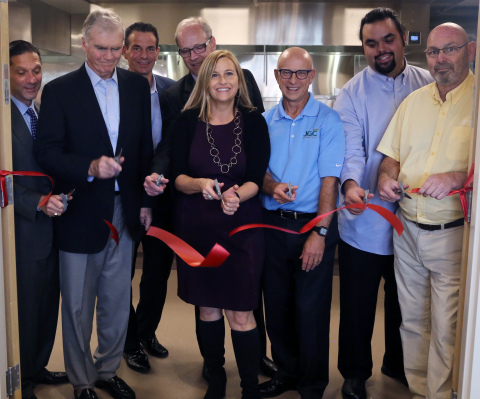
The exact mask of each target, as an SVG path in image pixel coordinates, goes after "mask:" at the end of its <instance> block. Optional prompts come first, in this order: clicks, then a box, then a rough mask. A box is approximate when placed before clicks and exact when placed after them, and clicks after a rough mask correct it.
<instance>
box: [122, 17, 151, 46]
mask: <svg viewBox="0 0 480 399" xmlns="http://www.w3.org/2000/svg"><path fill="white" fill-rule="evenodd" d="M133 32H145V33H148V32H150V33H153V36H155V47H158V42H159V38H158V32H157V28H155V26H153V25H152V24H147V23H145V22H135V23H134V24H132V25H130V26H129V27H128V28H127V29H125V47H126V48H128V46H129V45H130V43H129V42H128V38H129V37H130V35H131V34H132V33H133Z"/></svg>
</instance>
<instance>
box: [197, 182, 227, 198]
mask: <svg viewBox="0 0 480 399" xmlns="http://www.w3.org/2000/svg"><path fill="white" fill-rule="evenodd" d="M199 183H200V188H201V190H200V191H201V192H202V195H203V198H205V199H206V200H214V199H215V200H220V197H219V196H218V195H217V191H216V190H215V182H214V181H213V180H212V179H200V181H199ZM223 185H224V183H218V186H219V187H220V188H221V187H223Z"/></svg>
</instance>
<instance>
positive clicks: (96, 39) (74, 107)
mask: <svg viewBox="0 0 480 399" xmlns="http://www.w3.org/2000/svg"><path fill="white" fill-rule="evenodd" d="M82 34H83V37H82V48H83V50H84V51H85V53H86V58H87V59H86V62H85V64H84V65H82V66H81V67H80V68H79V69H78V70H76V71H73V72H71V73H69V74H67V75H65V76H62V77H60V78H57V79H55V80H53V81H52V82H50V83H49V84H47V85H46V86H45V88H44V90H43V94H42V117H41V118H40V121H39V126H38V131H37V140H36V142H35V155H36V158H37V161H38V163H39V164H40V165H41V166H42V167H43V168H44V169H45V170H46V171H47V172H48V173H50V174H51V175H52V176H53V177H54V178H55V179H56V183H55V185H56V187H55V189H56V191H58V192H64V193H68V192H70V191H71V190H72V189H75V190H76V191H75V198H74V199H73V200H72V201H70V203H69V206H68V212H66V213H65V214H64V215H62V217H60V218H55V220H54V222H55V224H54V227H55V233H56V234H55V235H56V239H57V242H58V245H59V250H60V251H59V255H60V289H61V293H62V326H63V348H64V357H65V368H66V370H67V374H68V376H69V378H70V382H71V383H72V384H73V386H74V389H75V398H80V399H92V398H93V399H95V398H97V395H96V393H95V391H94V389H93V388H94V386H96V387H99V388H102V389H105V390H106V391H108V392H109V393H110V394H111V395H112V396H113V397H114V398H120V399H133V398H135V392H134V391H133V390H132V389H131V388H130V387H129V386H128V385H127V384H126V383H125V382H124V381H123V380H122V379H120V378H119V377H118V376H117V375H116V371H117V369H118V368H119V366H120V362H121V358H122V353H123V345H124V341H125V336H126V332H127V324H128V317H129V313H130V278H131V265H132V263H131V262H132V256H133V243H134V242H135V241H137V240H139V239H140V237H141V236H142V234H143V232H144V231H145V230H147V229H148V228H149V227H150V223H151V209H150V200H149V198H148V196H147V195H146V194H145V193H144V191H143V187H142V183H143V180H144V177H145V176H146V175H147V172H148V171H149V164H150V161H151V157H152V155H153V143H152V128H151V119H150V92H149V85H148V81H147V80H146V79H145V78H143V77H142V76H139V75H138V74H136V73H132V72H129V71H125V70H123V69H120V68H116V65H117V64H118V61H119V60H120V57H121V53H122V45H123V34H124V31H123V26H122V23H121V21H120V18H119V17H118V15H117V14H115V13H113V12H111V11H107V10H103V9H100V10H96V11H93V12H91V13H90V14H89V15H88V17H87V19H86V20H85V22H84V25H83V29H82ZM105 221H108V222H109V223H111V224H113V226H114V227H115V228H116V231H117V232H118V237H116V234H113V233H112V236H113V237H115V239H112V238H110V236H111V231H110V228H109V226H108V225H107V224H106V223H105ZM117 240H118V244H117V242H116V241H117ZM95 303H96V315H97V336H98V348H97V350H96V351H95V354H94V356H93V358H92V354H91V352H90V338H91V333H92V327H93V316H94V310H95ZM94 359H95V360H94Z"/></svg>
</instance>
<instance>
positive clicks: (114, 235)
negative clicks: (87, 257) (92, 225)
mask: <svg viewBox="0 0 480 399" xmlns="http://www.w3.org/2000/svg"><path fill="white" fill-rule="evenodd" d="M103 221H104V222H105V223H106V224H107V225H108V227H110V231H111V232H112V233H111V234H110V237H111V238H113V241H115V242H116V243H117V247H118V242H119V239H118V231H117V229H116V228H115V226H114V225H113V224H111V223H110V222H109V221H108V220H106V219H103Z"/></svg>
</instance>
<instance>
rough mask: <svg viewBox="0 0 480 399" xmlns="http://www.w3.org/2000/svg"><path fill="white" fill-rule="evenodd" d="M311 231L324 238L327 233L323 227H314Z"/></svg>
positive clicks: (326, 229)
mask: <svg viewBox="0 0 480 399" xmlns="http://www.w3.org/2000/svg"><path fill="white" fill-rule="evenodd" d="M312 231H314V232H315V233H317V234H318V235H319V236H322V237H325V236H326V235H327V232H328V228H327V227H325V226H315V227H314V228H313V229H312Z"/></svg>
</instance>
